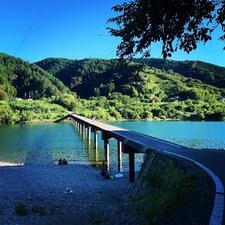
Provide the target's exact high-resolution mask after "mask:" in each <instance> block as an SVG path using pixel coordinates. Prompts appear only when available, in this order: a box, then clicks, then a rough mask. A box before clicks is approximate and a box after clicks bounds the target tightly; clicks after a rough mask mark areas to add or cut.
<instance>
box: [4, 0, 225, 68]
mask: <svg viewBox="0 0 225 225" xmlns="http://www.w3.org/2000/svg"><path fill="white" fill-rule="evenodd" d="M123 2H125V0H7V1H3V0H2V1H1V8H0V29H1V35H0V52H4V53H6V54H9V55H14V53H15V51H16V49H17V48H18V47H19V46H20V43H21V41H22V40H23V39H24V36H25V34H26V33H27V31H28V29H29V27H30V26H31V24H32V22H33V20H34V18H35V17H36V16H37V14H38V12H39V11H40V8H41V7H42V6H43V5H44V8H43V10H42V11H41V14H40V16H39V18H38V19H37V21H36V22H35V23H34V25H33V26H32V29H31V31H30V32H29V34H28V36H27V38H26V40H25V41H24V42H23V44H22V46H21V48H19V50H18V51H17V53H16V57H20V58H22V59H24V60H26V61H29V62H35V61H39V60H42V59H44V58H48V57H63V58H71V59H83V58H89V57H91V58H106V59H109V58H115V57H116V47H117V45H118V44H119V41H120V39H118V38H114V37H111V36H110V35H109V34H108V31H107V30H106V27H107V26H109V24H107V23H106V22H107V20H108V18H110V17H113V16H115V14H114V12H112V11H111V7H112V6H114V5H117V4H121V3H123ZM220 34H221V30H220V29H218V30H217V31H216V32H215V34H214V35H213V40H212V41H210V42H208V43H207V44H206V45H203V44H200V45H198V48H197V50H196V51H193V52H191V53H190V54H187V53H184V52H182V51H179V52H177V53H175V54H174V55H173V57H172V58H170V59H173V60H201V61H205V62H209V63H213V64H217V65H220V66H225V51H224V50H223V49H222V48H223V47H224V46H225V42H224V41H223V42H222V41H218V40H217V39H218V37H219V35H220ZM160 50H161V46H160V43H158V44H154V45H152V46H151V57H157V58H162V56H161V52H160Z"/></svg>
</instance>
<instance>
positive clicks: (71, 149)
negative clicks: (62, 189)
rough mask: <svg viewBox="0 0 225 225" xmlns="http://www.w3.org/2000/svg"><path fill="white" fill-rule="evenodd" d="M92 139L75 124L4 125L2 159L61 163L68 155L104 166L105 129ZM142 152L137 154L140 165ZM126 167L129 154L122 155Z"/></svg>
mask: <svg viewBox="0 0 225 225" xmlns="http://www.w3.org/2000/svg"><path fill="white" fill-rule="evenodd" d="M109 142H110V155H109V159H110V169H111V170H112V171H115V172H117V171H118V161H117V141H109ZM97 143H98V145H97V148H96V147H95V142H94V133H91V139H88V135H87V134H86V133H85V132H78V129H77V128H75V127H74V126H73V125H72V124H66V123H63V124H28V125H14V126H5V125H0V162H7V163H12V164H57V162H58V160H59V159H60V158H65V159H66V160H67V161H68V162H69V163H70V164H74V163H76V164H89V165H92V166H95V167H96V168H101V167H102V164H103V161H104V159H105V154H104V145H103V143H104V142H103V141H102V140H101V133H97ZM142 158H143V157H142V154H136V162H137V167H136V169H137V170H138V169H139V166H138V165H139V164H140V162H142ZM122 161H123V171H127V170H128V155H127V154H123V155H122Z"/></svg>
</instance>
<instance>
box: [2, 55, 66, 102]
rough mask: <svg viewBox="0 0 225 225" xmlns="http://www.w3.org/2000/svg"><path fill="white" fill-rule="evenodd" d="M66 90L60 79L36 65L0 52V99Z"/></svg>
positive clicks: (36, 96)
mask: <svg viewBox="0 0 225 225" xmlns="http://www.w3.org/2000/svg"><path fill="white" fill-rule="evenodd" d="M68 91H69V89H68V88H67V87H66V86H65V85H64V84H63V83H62V82H61V81H60V80H58V79H57V78H55V77H54V76H53V75H52V74H50V73H48V72H47V71H45V70H43V69H42V68H40V67H38V66H37V65H35V64H30V63H28V62H25V61H23V60H22V59H19V58H15V57H12V56H9V55H6V54H3V53H0V100H1V99H5V100H6V99H8V98H11V97H15V96H17V97H21V98H29V97H33V98H34V99H39V98H42V97H50V96H53V95H54V96H57V95H59V94H60V93H66V92H68Z"/></svg>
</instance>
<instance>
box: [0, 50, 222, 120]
mask: <svg viewBox="0 0 225 225" xmlns="http://www.w3.org/2000/svg"><path fill="white" fill-rule="evenodd" d="M37 65H38V66H37ZM37 65H35V64H29V63H28V62H25V61H23V60H21V59H17V58H14V57H12V56H7V55H5V54H0V100H4V101H2V102H3V103H1V105H2V106H1V110H2V112H3V111H4V113H2V115H1V120H0V122H1V123H11V122H19V121H22V120H25V119H26V120H35V112H36V109H35V107H34V108H32V107H33V106H32V107H31V108H30V109H29V113H28V112H27V109H26V112H24V109H22V108H21V109H20V110H18V106H17V107H14V105H13V104H16V105H21V104H23V103H22V102H17V103H13V102H14V101H12V99H13V98H14V97H15V96H17V97H22V98H24V97H25V94H26V98H28V97H29V95H30V93H32V95H33V96H32V97H33V98H34V99H37V100H38V99H41V98H43V97H47V98H48V104H49V105H48V107H49V109H50V111H51V106H50V104H57V105H61V106H62V107H64V108H66V109H67V110H70V111H74V112H75V113H77V114H80V115H83V116H86V117H91V116H92V115H93V114H94V115H96V117H97V119H108V120H116V119H178V120H183V119H191V120H223V119H224V118H225V102H221V101H218V100H219V99H221V98H223V97H225V89H224V88H218V87H215V86H212V85H207V84H205V83H204V82H202V81H200V80H198V79H193V78H190V77H184V76H182V75H180V74H178V73H175V72H173V71H172V70H167V72H165V71H163V70H160V69H157V68H153V67H149V66H146V65H144V64H139V63H134V62H130V63H129V64H128V65H126V66H122V65H121V64H120V63H119V61H118V60H101V59H84V60H69V59H63V58H59V59H54V58H49V59H45V60H42V61H40V62H38V63H37ZM39 66H40V67H42V68H40V67H39ZM46 70H47V71H46ZM50 73H52V74H50ZM59 79H60V80H61V81H60V80H59ZM62 82H63V83H64V84H63V83H62ZM218 82H219V81H218ZM65 85H66V86H67V87H66V86H65ZM69 89H70V90H69ZM8 101H9V102H8ZM42 103H43V101H40V102H39V103H38V101H37V103H34V104H40V108H41V107H42V106H41V104H42ZM26 104H27V105H32V104H33V103H32V101H30V102H27V103H26ZM3 105H4V106H3ZM55 106H56V105H54V106H53V108H54V107H55ZM23 107H25V105H23ZM25 108H26V107H25ZM45 110H47V109H45ZM32 111H33V115H32ZM6 112H7V113H6ZM6 114H7V115H6ZM3 115H5V116H3ZM45 117H51V116H47V115H41V116H40V117H39V119H38V118H36V119H38V120H42V119H45ZM4 118H6V119H4ZM8 118H10V119H8ZM46 119H47V118H46ZM49 119H50V118H49Z"/></svg>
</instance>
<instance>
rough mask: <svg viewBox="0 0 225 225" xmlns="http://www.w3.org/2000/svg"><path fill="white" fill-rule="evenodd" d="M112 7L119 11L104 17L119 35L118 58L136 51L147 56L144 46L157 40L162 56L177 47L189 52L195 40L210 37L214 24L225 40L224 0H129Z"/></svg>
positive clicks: (132, 54) (112, 30)
mask: <svg viewBox="0 0 225 225" xmlns="http://www.w3.org/2000/svg"><path fill="white" fill-rule="evenodd" d="M112 10H114V11H115V12H119V13H121V14H120V15H119V16H116V17H114V18H110V19H109V20H108V22H112V23H116V25H117V26H118V28H108V29H109V32H110V33H111V34H112V35H113V36H116V37H121V38H122V41H121V43H120V45H119V46H118V48H117V55H118V56H119V57H120V58H128V59H129V58H132V57H133V56H134V55H136V54H137V53H142V54H143V56H144V57H149V56H150V51H149V50H148V48H149V47H150V46H151V43H154V42H158V41H162V55H163V57H164V58H167V57H170V56H172V53H173V52H174V51H176V50H177V49H183V50H184V51H186V52H187V53H189V52H190V51H192V50H193V49H196V48H197V42H199V41H202V42H203V43H206V42H207V41H208V40H211V33H212V32H213V31H214V30H215V29H216V28H217V27H218V26H221V28H222V31H223V33H222V35H221V37H220V40H225V0H133V1H130V2H129V3H124V4H122V5H116V6H114V7H113V8H112ZM224 49H225V48H224Z"/></svg>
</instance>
